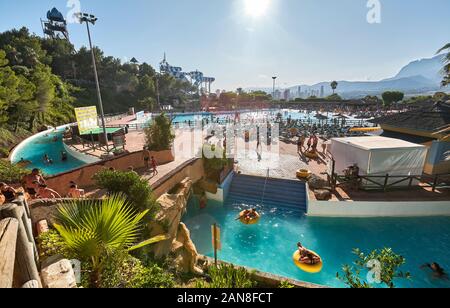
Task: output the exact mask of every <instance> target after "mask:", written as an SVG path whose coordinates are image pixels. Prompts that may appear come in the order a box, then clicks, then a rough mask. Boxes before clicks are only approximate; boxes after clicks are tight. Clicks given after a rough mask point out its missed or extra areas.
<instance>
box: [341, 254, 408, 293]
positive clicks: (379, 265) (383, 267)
mask: <svg viewBox="0 0 450 308" xmlns="http://www.w3.org/2000/svg"><path fill="white" fill-rule="evenodd" d="M353 253H354V254H355V255H356V257H357V259H356V261H355V262H354V263H353V265H345V266H343V268H342V271H343V274H339V273H338V274H337V278H338V279H340V280H341V281H343V282H344V283H345V284H346V285H348V286H349V287H351V288H354V289H363V288H364V289H365V288H372V287H373V286H374V283H377V284H378V285H379V286H385V287H388V288H395V280H396V279H410V277H411V275H410V273H408V272H402V271H400V270H399V268H400V267H401V266H403V265H404V264H405V263H406V260H405V258H404V257H402V256H400V255H398V254H396V253H395V252H394V251H392V249H390V248H384V249H382V250H374V251H372V252H370V253H369V254H367V255H366V254H364V253H363V252H361V250H359V249H355V250H354V251H353ZM365 273H368V277H369V276H370V277H371V278H372V279H373V282H370V281H365V280H363V279H362V278H361V277H362V274H365Z"/></svg>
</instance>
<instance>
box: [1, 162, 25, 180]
mask: <svg viewBox="0 0 450 308" xmlns="http://www.w3.org/2000/svg"><path fill="white" fill-rule="evenodd" d="M28 173H29V171H27V170H25V169H23V168H21V167H19V166H17V165H16V164H12V163H11V162H10V161H9V160H7V159H0V179H1V181H2V182H7V183H18V182H20V180H21V179H22V177H23V176H24V175H26V174H28Z"/></svg>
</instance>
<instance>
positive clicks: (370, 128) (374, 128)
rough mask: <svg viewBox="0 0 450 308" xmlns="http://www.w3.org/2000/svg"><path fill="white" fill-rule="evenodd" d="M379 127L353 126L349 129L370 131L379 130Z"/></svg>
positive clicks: (362, 131) (352, 130)
mask: <svg viewBox="0 0 450 308" xmlns="http://www.w3.org/2000/svg"><path fill="white" fill-rule="evenodd" d="M380 130H381V127H354V128H351V129H350V132H361V133H371V132H377V131H380Z"/></svg>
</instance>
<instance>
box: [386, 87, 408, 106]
mask: <svg viewBox="0 0 450 308" xmlns="http://www.w3.org/2000/svg"><path fill="white" fill-rule="evenodd" d="M382 98H383V103H384V106H386V107H389V106H390V105H392V104H393V103H398V102H400V101H402V100H403V99H404V98H405V94H404V93H402V92H399V91H386V92H384V93H383V95H382Z"/></svg>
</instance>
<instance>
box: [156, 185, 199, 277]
mask: <svg viewBox="0 0 450 308" xmlns="http://www.w3.org/2000/svg"><path fill="white" fill-rule="evenodd" d="M192 185H193V181H192V180H191V179H190V178H188V177H187V178H185V179H184V180H182V181H181V182H178V188H177V189H176V191H174V192H172V193H170V194H169V193H166V194H164V195H162V196H161V197H160V198H159V199H158V203H159V204H160V206H161V209H160V211H159V213H158V214H157V215H156V218H155V220H154V221H152V222H151V223H150V224H149V226H148V227H149V230H150V236H158V235H161V234H165V235H167V236H168V240H166V241H163V242H160V243H157V244H155V245H153V246H152V248H151V251H152V253H153V254H154V256H155V257H156V258H157V259H164V258H166V257H167V256H169V255H172V257H173V262H174V266H175V267H176V268H177V269H178V270H180V271H181V272H184V273H197V274H198V273H201V269H200V268H198V267H197V260H198V253H197V250H196V248H195V245H194V243H193V242H192V240H191V238H190V232H189V230H188V229H187V228H186V226H185V225H184V224H183V223H182V222H181V219H182V217H183V215H184V213H185V212H186V209H187V204H188V201H189V198H190V196H191V192H192Z"/></svg>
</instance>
